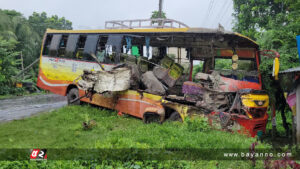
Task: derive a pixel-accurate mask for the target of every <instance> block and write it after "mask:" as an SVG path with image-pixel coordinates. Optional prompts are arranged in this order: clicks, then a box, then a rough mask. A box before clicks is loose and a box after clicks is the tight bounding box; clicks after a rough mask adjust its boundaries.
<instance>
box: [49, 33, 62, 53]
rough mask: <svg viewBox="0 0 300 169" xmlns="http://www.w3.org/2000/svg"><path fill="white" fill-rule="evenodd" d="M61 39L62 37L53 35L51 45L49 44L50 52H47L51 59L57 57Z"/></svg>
mask: <svg viewBox="0 0 300 169" xmlns="http://www.w3.org/2000/svg"><path fill="white" fill-rule="evenodd" d="M61 38H62V35H59V34H58V35H53V38H52V41H51V44H50V50H49V51H50V52H49V56H52V57H57V54H58V47H59V45H60V40H61Z"/></svg>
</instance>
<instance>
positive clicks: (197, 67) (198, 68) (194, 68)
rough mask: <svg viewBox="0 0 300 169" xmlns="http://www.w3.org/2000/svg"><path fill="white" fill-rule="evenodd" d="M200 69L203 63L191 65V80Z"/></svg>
mask: <svg viewBox="0 0 300 169" xmlns="http://www.w3.org/2000/svg"><path fill="white" fill-rule="evenodd" d="M202 69H203V63H200V64H198V65H194V66H193V72H192V78H193V81H194V80H195V76H196V74H197V73H199V72H202Z"/></svg>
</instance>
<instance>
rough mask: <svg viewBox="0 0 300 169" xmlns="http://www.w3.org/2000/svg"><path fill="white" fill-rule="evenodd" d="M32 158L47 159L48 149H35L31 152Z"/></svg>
mask: <svg viewBox="0 0 300 169" xmlns="http://www.w3.org/2000/svg"><path fill="white" fill-rule="evenodd" d="M30 159H31V160H46V159H47V150H46V149H33V150H32V152H31V154H30Z"/></svg>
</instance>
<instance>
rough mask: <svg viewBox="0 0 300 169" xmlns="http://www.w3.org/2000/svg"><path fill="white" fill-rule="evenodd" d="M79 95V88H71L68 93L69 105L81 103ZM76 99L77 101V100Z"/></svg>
mask: <svg viewBox="0 0 300 169" xmlns="http://www.w3.org/2000/svg"><path fill="white" fill-rule="evenodd" d="M78 97H79V91H78V89H77V88H73V89H71V90H70V91H69V92H68V94H67V98H68V105H80V100H79V99H78V100H76V99H77V98H78ZM75 100H76V101H75Z"/></svg>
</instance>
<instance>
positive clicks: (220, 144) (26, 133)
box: [0, 105, 269, 168]
mask: <svg viewBox="0 0 300 169" xmlns="http://www.w3.org/2000/svg"><path fill="white" fill-rule="evenodd" d="M86 120H95V121H96V123H97V125H96V126H95V127H94V128H93V129H92V130H83V128H82V122H84V121H86ZM0 136H1V137H0V148H35V147H38V148H48V149H49V148H211V149H222V148H233V149H248V148H249V146H250V145H251V143H253V142H254V141H255V139H254V138H248V137H246V136H244V135H240V134H232V133H228V132H223V131H215V130H209V131H205V132H201V131H195V130H190V126H188V123H180V122H166V123H163V124H158V123H152V124H144V123H143V122H142V120H140V119H136V118H134V117H131V116H122V117H119V116H117V113H116V112H114V111H110V110H105V109H99V108H96V107H90V106H88V105H86V106H68V107H64V108H61V109H58V110H55V111H52V112H47V113H43V114H40V115H39V116H34V117H31V118H26V119H23V120H16V121H12V122H8V123H3V124H0ZM259 147H260V148H263V147H269V146H268V145H265V144H260V146H259ZM136 163H137V164H136ZM1 165H3V166H9V165H13V166H18V167H23V168H27V167H28V166H30V167H31V168H35V167H32V166H35V165H46V166H48V165H49V166H51V165H55V166H57V167H58V168H61V167H62V168H68V167H66V166H69V165H71V166H72V168H74V167H75V168H77V167H79V168H80V167H84V166H85V165H86V166H88V167H91V166H94V165H95V166H101V165H104V166H106V167H112V168H118V167H125V168H139V167H142V168H144V167H150V168H151V167H153V168H160V167H159V166H162V167H163V168H173V167H179V168H182V167H184V168H186V167H187V168H212V167H215V168H216V166H219V167H218V168H248V167H251V163H250V161H233V162H232V161H229V160H228V161H211V162H208V161H129V162H120V161H101V162H100V161H69V162H65V163H61V161H48V162H42V163H36V162H22V163H18V162H0V168H1ZM262 165H263V162H262V161H259V166H262ZM24 166H25V167H24ZM49 166H48V167H49ZM134 166H135V167H134ZM9 168H10V167H9ZM101 168H102V167H101Z"/></svg>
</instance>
